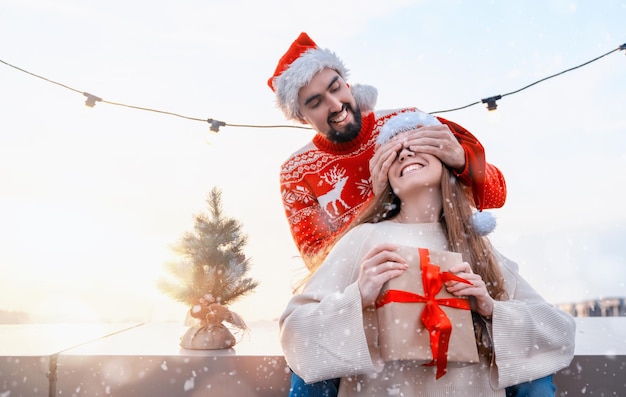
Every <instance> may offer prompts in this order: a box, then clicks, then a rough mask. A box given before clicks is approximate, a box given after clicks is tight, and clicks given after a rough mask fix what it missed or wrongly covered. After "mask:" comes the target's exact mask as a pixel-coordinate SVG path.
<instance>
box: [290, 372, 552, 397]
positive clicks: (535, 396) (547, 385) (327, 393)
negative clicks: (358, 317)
mask: <svg viewBox="0 0 626 397" xmlns="http://www.w3.org/2000/svg"><path fill="white" fill-rule="evenodd" d="M338 389H339V379H331V380H324V381H321V382H316V383H311V384H306V383H304V381H303V380H302V378H300V377H299V376H298V375H296V374H294V373H293V372H292V373H291V388H290V389H289V397H336V396H337V391H338ZM555 393H556V387H555V386H554V384H553V383H552V375H548V376H546V377H545V378H541V379H535V380H533V381H530V382H526V383H520V384H519V385H515V386H511V387H507V388H506V397H554V395H555Z"/></svg>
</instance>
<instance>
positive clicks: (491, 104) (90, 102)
mask: <svg viewBox="0 0 626 397" xmlns="http://www.w3.org/2000/svg"><path fill="white" fill-rule="evenodd" d="M623 50H626V43H624V44H622V45H620V46H619V47H617V48H615V49H613V50H611V51H609V52H607V53H605V54H602V55H600V56H598V57H596V58H593V59H591V60H589V61H587V62H584V63H581V64H580V65H577V66H574V67H572V68H569V69H566V70H563V71H562V72H559V73H555V74H553V75H550V76H547V77H544V78H542V79H540V80H537V81H535V82H533V83H531V84H528V85H526V86H524V87H522V88H519V89H517V90H514V91H511V92H508V93H506V94H501V95H494V96H491V97H487V98H484V99H481V100H480V101H476V102H472V103H470V104H467V105H465V106H460V107H456V108H452V109H446V110H437V111H434V112H430V113H431V114H438V113H448V112H454V111H457V110H461V109H466V108H469V107H471V106H474V105H477V104H479V103H485V104H487V109H488V110H495V109H496V108H497V107H498V106H497V103H496V101H498V100H500V99H502V98H503V97H505V96H508V95H513V94H517V93H518V92H520V91H523V90H525V89H527V88H530V87H532V86H534V85H536V84H539V83H541V82H544V81H546V80H548V79H551V78H553V77H556V76H559V75H562V74H564V73H567V72H569V71H572V70H575V69H578V68H581V67H583V66H586V65H589V64H590V63H592V62H595V61H597V60H599V59H601V58H603V57H605V56H607V55H609V54H611V53H613V52H616V51H623ZM0 63H3V64H4V65H7V66H9V67H11V68H14V69H16V70H19V71H20V72H23V73H26V74H29V75H31V76H33V77H37V78H39V79H42V80H44V81H47V82H49V83H52V84H56V85H58V86H60V87H62V88H65V89H67V90H70V91H74V92H76V93H79V94H81V95H83V96H85V97H86V99H85V105H86V106H89V107H94V106H95V105H96V103H98V102H102V103H106V104H109V105H115V106H122V107H127V108H130V109H136V110H143V111H147V112H154V113H161V114H166V115H170V116H175V117H180V118H183V119H187V120H192V121H200V122H203V123H208V124H209V129H210V130H211V131H214V132H219V129H220V127H245V128H299V129H307V130H310V129H311V127H306V126H298V125H255V124H233V123H226V122H224V121H220V120H215V119H212V118H207V119H204V118H198V117H190V116H185V115H182V114H178V113H174V112H168V111H164V110H158V109H152V108H146V107H141V106H135V105H127V104H124V103H121V102H112V101H107V100H105V99H103V98H100V97H98V96H96V95H93V94H90V93H88V92H86V91H80V90H77V89H75V88H72V87H70V86H68V85H65V84H62V83H59V82H57V81H54V80H51V79H48V78H46V77H43V76H40V75H38V74H35V73H32V72H29V71H28V70H25V69H22V68H20V67H18V66H15V65H13V64H11V63H9V62H6V61H4V60H2V59H0Z"/></svg>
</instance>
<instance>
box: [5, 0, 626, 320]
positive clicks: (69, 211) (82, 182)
mask: <svg viewBox="0 0 626 397" xmlns="http://www.w3.org/2000/svg"><path fill="white" fill-rule="evenodd" d="M268 3H269V2H268ZM299 4H300V3H299V2H294V1H287V0H281V1H275V2H272V3H271V5H269V4H266V3H265V2H259V1H253V0H250V1H238V0H233V1H229V2H224V1H220V2H218V1H200V0H196V1H182V2H166V1H154V0H151V1H132V2H131V1H120V0H113V1H107V2H85V1H77V0H76V1H70V0H59V1H55V2H49V1H44V0H0V37H2V40H1V41H0V59H2V60H3V61H5V62H9V63H11V64H14V65H16V66H19V67H21V68H23V69H26V70H28V71H30V72H33V73H36V74H39V75H42V76H45V77H47V78H49V79H52V80H55V81H58V82H60V83H63V84H66V85H68V86H70V87H73V88H76V89H78V90H81V91H87V92H90V93H92V94H94V95H97V96H100V97H102V98H104V99H106V100H108V101H112V102H121V103H125V104H129V105H135V106H142V107H148V108H154V109H159V110H164V111H169V112H174V113H179V114H183V115H186V116H191V117H198V118H214V119H217V120H221V121H225V122H227V123H231V124H255V125H268V124H269V125H273V124H289V123H287V122H285V120H284V118H283V116H282V113H280V111H279V110H278V109H276V108H275V106H274V97H273V95H272V93H271V91H270V90H269V88H268V87H267V85H266V81H267V79H268V77H269V76H270V75H271V74H272V73H273V71H274V68H275V65H276V62H277V60H278V58H279V57H280V56H281V55H282V54H283V52H284V51H285V50H286V49H287V47H288V46H289V44H290V43H291V42H292V41H293V40H294V39H295V38H296V37H297V35H298V34H299V33H300V32H301V31H307V32H308V33H309V34H310V35H311V37H312V38H313V39H314V40H315V41H316V42H317V43H318V44H319V45H320V46H322V47H327V48H330V49H332V50H333V51H335V52H336V53H337V54H338V55H339V56H340V57H341V58H343V60H344V61H345V63H346V64H347V66H348V68H350V69H351V72H352V75H351V78H350V79H349V81H350V82H351V83H366V84H371V85H374V86H376V87H377V88H378V89H379V99H378V108H395V107H401V106H409V105H412V106H418V107H419V108H421V109H422V110H425V111H430V112H433V111H437V110H444V109H449V108H455V107H459V106H463V105H466V104H469V103H472V102H475V101H478V100H480V99H481V98H485V97H488V96H492V95H497V94H505V93H508V92H511V91H514V90H517V89H519V88H522V87H524V86H526V85H528V84H530V83H533V82H535V81H537V80H539V79H542V78H544V77H547V76H549V75H552V74H555V73H558V72H561V71H563V70H565V69H568V68H570V67H573V66H576V65H579V64H581V63H583V62H586V61H588V60H591V59H593V58H595V57H596V56H599V55H602V54H604V53H606V52H608V51H610V50H612V49H614V48H617V47H618V46H620V45H621V44H624V43H625V42H626V24H625V23H624V21H625V20H626V1H624V0H619V1H618V0H616V1H608V0H600V1H561V0H555V1H544V0H533V1H523V2H522V1H482V0H472V1H470V0H458V1H439V0H438V1H434V0H433V1H408V0H405V1H401V0H396V1H386V2H384V6H383V5H382V3H381V2H377V1H346V2H336V1H330V0H325V1H317V2H306V5H299ZM302 4H305V2H302ZM624 54H625V52H624V51H620V52H615V53H613V54H610V55H608V56H607V57H605V58H602V59H600V60H598V61H596V62H593V63H591V64H589V65H587V66H585V67H582V68H580V69H577V70H574V71H571V72H568V73H566V74H563V75H561V76H558V77H555V78H553V79H550V80H547V81H545V82H543V83H540V84H538V85H535V86H533V87H530V88H528V89H526V90H524V91H521V92H519V93H517V94H514V95H510V96H506V97H505V98H503V99H502V100H500V101H498V105H499V107H498V111H497V112H495V113H490V112H487V110H486V109H485V107H484V105H482V104H480V105H475V106H472V107H470V108H467V109H464V110H461V111H456V112H451V113H445V114H441V116H443V117H446V118H449V119H451V120H453V121H455V122H458V123H460V124H461V125H464V126H465V127H467V128H468V129H469V130H470V131H472V132H473V133H474V134H475V135H476V136H477V137H478V138H479V139H480V140H481V142H482V143H483V145H484V146H485V148H486V153H487V158H488V160H489V161H490V162H491V163H493V164H495V165H496V166H498V167H499V168H500V169H501V170H502V171H503V172H504V175H505V177H506V179H507V184H508V189H509V195H508V200H507V203H506V205H505V207H504V208H503V209H499V210H495V211H494V214H495V215H496V217H497V218H498V227H497V229H496V232H495V233H494V234H493V235H492V240H493V241H494V243H495V245H496V247H497V248H498V249H500V250H501V251H502V252H503V253H504V254H505V255H507V256H509V257H510V258H512V259H513V260H516V261H517V262H518V263H519V264H520V266H521V271H522V274H523V275H524V276H525V277H526V278H528V279H529V281H530V282H531V283H532V284H533V285H534V286H535V287H536V288H537V290H539V292H541V293H542V294H543V295H544V297H545V298H546V299H548V300H550V301H552V302H554V303H562V302H571V301H580V300H586V299H595V298H600V297H610V296H625V295H626V285H625V282H626V263H625V262H626V261H625V259H626V248H625V244H624V242H625V240H626V211H624V206H623V204H620V203H621V202H622V198H623V196H624V193H626V189H625V187H624V183H625V182H626V179H625V178H624V174H623V171H624V170H625V169H626V155H625V154H624V153H625V152H626V150H625V149H626V111H624V108H625V104H626V97H625V94H624V93H625V92H626V77H625V76H626V75H625V71H626V58H625V57H624ZM83 103H84V97H83V96H82V95H80V94H78V93H75V92H72V91H69V90H66V89H64V88H62V87H59V86H57V85H53V84H50V83H48V82H45V81H43V80H41V79H38V78H36V77H33V76H30V75H28V74H25V73H22V72H20V71H18V70H15V69H13V68H10V67H8V66H6V65H3V64H0V109H1V110H0V116H1V117H0V310H16V311H27V312H30V313H33V315H34V316H35V318H36V319H42V320H44V319H51V318H54V319H57V320H71V319H73V320H101V321H128V320H132V321H162V320H173V321H182V319H183V318H184V313H185V310H186V308H185V307H182V306H180V305H179V304H176V303H174V302H173V301H172V300H171V299H170V298H169V297H167V296H165V295H163V294H162V293H161V292H159V291H157V290H156V288H155V285H154V281H155V279H156V278H157V277H159V275H160V274H161V273H162V271H163V267H162V265H163V263H164V262H165V261H166V260H167V259H169V258H170V256H171V251H170V249H169V246H170V245H171V244H173V243H175V242H176V241H177V240H178V238H179V237H180V236H181V235H182V233H183V232H185V231H187V230H190V229H191V227H192V221H193V214H195V213H197V212H198V211H201V210H204V209H205V208H206V207H205V203H204V199H205V197H206V195H207V194H208V192H209V191H210V190H211V188H213V187H214V186H216V187H218V188H220V189H221V190H222V192H223V199H224V211H225V213H226V215H227V216H230V217H234V218H236V219H237V220H239V221H241V222H242V223H243V225H244V232H245V233H246V234H247V235H248V241H249V242H248V245H247V250H246V253H247V255H248V256H249V257H251V258H252V271H251V274H250V275H251V276H252V277H254V278H256V279H258V280H259V281H260V283H261V285H260V286H259V287H258V288H257V290H256V291H255V292H254V293H253V294H251V295H249V296H247V297H244V298H242V299H241V300H240V301H239V302H238V303H237V304H235V306H234V307H233V308H234V309H235V310H236V311H238V312H239V313H240V314H241V315H242V316H243V317H244V319H248V320H255V319H270V318H276V317H278V316H279V315H280V313H281V312H282V310H283V308H284V306H285V304H286V302H287V299H288V298H289V296H290V291H291V290H290V286H291V284H292V282H294V281H295V280H296V279H297V278H298V277H299V276H301V275H302V274H303V273H302V265H301V263H300V262H299V261H298V260H297V259H296V258H294V257H295V256H296V252H297V251H296V249H295V246H294V244H293V242H292V240H291V236H290V234H289V231H288V228H287V223H286V221H285V220H284V215H283V210H282V206H281V203H280V193H279V188H278V169H279V166H280V163H281V162H282V160H284V159H285V158H286V157H287V156H288V155H289V154H290V153H291V152H293V151H295V150H296V149H297V148H299V147H300V146H301V145H303V144H304V143H305V142H306V141H307V140H309V139H310V138H311V136H312V132H310V131H306V130H298V129H287V128H283V129H252V128H235V127H225V128H224V127H223V128H222V129H221V130H220V132H219V133H218V134H215V133H211V132H209V128H208V125H207V124H206V123H201V122H196V121H189V120H184V119H181V118H177V117H173V116H168V115H162V114H157V113H151V112H144V111H139V110H133V109H128V108H124V107H118V106H113V105H109V104H104V103H99V104H97V105H96V106H95V107H94V108H93V109H91V108H87V107H86V106H84V105H83Z"/></svg>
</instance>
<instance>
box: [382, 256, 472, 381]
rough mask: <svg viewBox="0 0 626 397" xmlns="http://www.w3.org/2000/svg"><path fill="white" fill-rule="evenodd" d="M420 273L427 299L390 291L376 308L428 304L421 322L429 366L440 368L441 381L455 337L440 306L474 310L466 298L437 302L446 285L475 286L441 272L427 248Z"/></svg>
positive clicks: (421, 259) (444, 299)
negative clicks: (427, 341)
mask: <svg viewBox="0 0 626 397" xmlns="http://www.w3.org/2000/svg"><path fill="white" fill-rule="evenodd" d="M418 250H419V254H420V269H421V271H422V285H423V286H424V295H425V296H421V295H418V294H414V293H412V292H408V291H401V290H387V291H385V293H383V294H382V295H381V296H380V297H379V298H378V299H377V300H376V308H379V307H382V306H384V305H386V304H387V303H391V302H400V303H403V302H405V303H425V304H426V305H425V306H424V310H423V311H422V315H421V317H420V319H421V320H422V324H424V328H426V329H427V330H428V332H429V335H430V349H431V351H432V355H433V359H432V361H431V362H430V363H428V364H426V365H437V377H436V378H437V379H439V378H441V377H442V376H443V375H445V374H446V367H447V365H448V344H449V342H450V334H451V333H452V323H451V322H450V319H449V318H448V316H447V315H446V313H445V312H444V311H443V309H442V308H441V307H440V306H439V305H444V306H450V307H454V308H457V309H463V310H470V305H469V301H468V300H467V299H463V298H439V299H438V298H436V296H437V294H438V293H439V291H441V288H442V287H443V284H444V283H445V282H446V281H459V282H462V283H465V284H470V285H471V284H472V283H471V282H469V281H468V280H466V279H464V278H461V277H458V276H456V275H455V274H453V273H450V272H441V271H440V270H441V268H440V267H439V266H436V265H434V264H432V263H430V255H429V253H428V250H427V249H426V248H419V249H418Z"/></svg>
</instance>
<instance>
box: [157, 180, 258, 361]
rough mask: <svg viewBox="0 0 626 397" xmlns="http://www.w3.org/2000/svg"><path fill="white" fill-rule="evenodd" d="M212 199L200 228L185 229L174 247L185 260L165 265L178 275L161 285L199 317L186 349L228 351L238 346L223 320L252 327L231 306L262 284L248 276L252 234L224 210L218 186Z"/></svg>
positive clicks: (200, 216) (185, 338)
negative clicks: (249, 236) (247, 248)
mask: <svg viewBox="0 0 626 397" xmlns="http://www.w3.org/2000/svg"><path fill="white" fill-rule="evenodd" d="M206 202H207V204H208V205H209V213H208V214H206V213H199V214H196V215H195V225H194V230H193V231H192V232H186V233H184V234H183V236H182V238H181V240H180V242H179V243H178V244H177V245H175V246H173V247H172V249H173V251H174V253H176V254H177V256H178V258H179V260H178V261H175V262H168V263H166V264H165V266H166V269H167V270H168V272H169V273H170V274H171V275H172V276H174V278H168V279H166V278H162V279H161V280H159V285H158V286H159V288H160V289H161V290H162V291H164V292H165V293H167V294H168V295H170V296H171V297H173V298H174V299H175V300H177V301H179V302H182V303H184V304H186V305H188V306H189V307H190V310H189V315H190V316H191V317H193V318H194V319H196V320H197V321H196V322H197V323H198V325H197V326H194V327H192V328H190V329H189V330H188V331H187V333H186V334H185V336H183V338H182V340H181V345H182V346H183V347H185V348H192V349H222V348H228V347H232V346H233V345H234V344H235V339H234V337H233V336H232V334H231V333H230V331H229V330H228V329H227V328H225V327H224V325H223V324H222V322H223V321H226V322H229V323H231V324H233V325H235V326H237V327H239V328H242V329H246V325H245V323H244V322H243V320H242V319H241V318H240V317H239V316H238V315H237V314H236V313H233V312H232V311H230V310H228V309H227V306H228V305H229V304H231V303H233V302H234V301H236V300H237V299H238V298H241V297H242V296H244V295H245V294H247V293H249V292H251V291H252V290H253V289H254V288H256V287H257V285H258V282H257V281H255V280H253V279H252V278H249V277H246V274H247V273H248V271H249V268H250V261H249V259H247V258H246V256H245V254H244V253H243V248H244V246H245V245H246V243H247V237H246V236H245V235H243V234H242V232H241V224H240V223H239V222H238V221H237V220H235V219H232V218H226V217H224V215H223V214H222V198H221V191H220V190H219V189H217V188H213V189H212V190H211V192H210V193H209V195H208V198H207V200H206ZM221 339H224V340H221Z"/></svg>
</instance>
